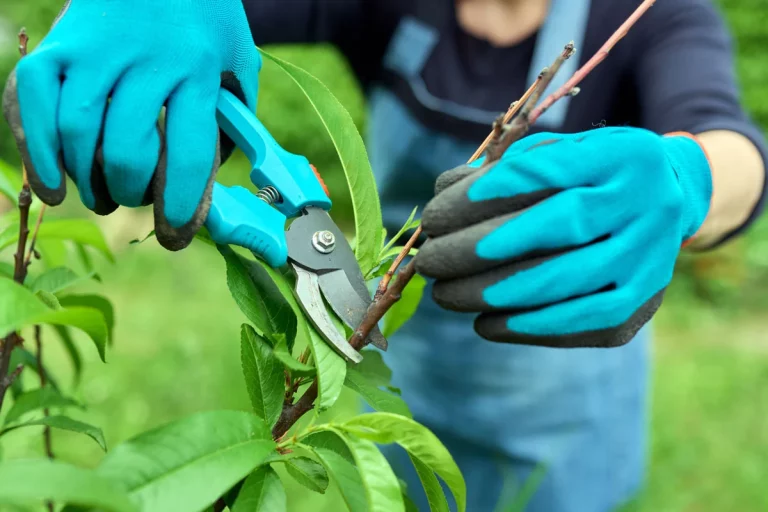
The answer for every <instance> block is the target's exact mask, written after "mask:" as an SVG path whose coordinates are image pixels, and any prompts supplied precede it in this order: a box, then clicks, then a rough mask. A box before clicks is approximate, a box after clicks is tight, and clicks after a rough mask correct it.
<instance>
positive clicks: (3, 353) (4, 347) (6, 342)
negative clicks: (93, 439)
mask: <svg viewBox="0 0 768 512" xmlns="http://www.w3.org/2000/svg"><path fill="white" fill-rule="evenodd" d="M28 41H29V37H28V36H27V33H26V31H25V30H24V29H21V31H20V32H19V53H21V56H22V57H24V56H25V55H26V54H27V43H28ZM21 169H22V176H23V181H22V186H21V192H19V241H18V243H17V244H16V253H15V254H14V255H13V262H14V266H13V280H14V281H16V282H17V283H19V284H24V279H26V277H27V267H28V264H27V262H26V260H25V258H24V254H25V250H26V247H27V236H28V235H29V207H30V205H31V204H32V192H31V190H30V189H29V180H28V179H27V169H26V167H24V164H23V163H22V165H21ZM23 341H24V340H23V338H22V337H21V336H19V334H18V333H16V332H12V333H10V334H7V335H6V336H5V338H3V340H2V344H0V410H2V408H3V401H4V400H5V394H6V393H7V392H8V388H9V387H11V385H12V384H13V382H14V381H15V380H16V379H17V378H18V376H19V375H20V374H21V370H19V369H18V368H16V370H14V372H13V373H12V374H10V375H9V374H8V369H9V367H10V364H11V352H13V349H14V348H16V347H17V346H19V345H21V344H22V343H23ZM22 368H23V367H22Z"/></svg>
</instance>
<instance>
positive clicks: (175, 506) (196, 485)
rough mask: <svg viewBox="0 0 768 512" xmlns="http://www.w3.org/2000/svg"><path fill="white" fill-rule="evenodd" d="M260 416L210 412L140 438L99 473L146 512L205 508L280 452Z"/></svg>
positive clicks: (106, 461)
mask: <svg viewBox="0 0 768 512" xmlns="http://www.w3.org/2000/svg"><path fill="white" fill-rule="evenodd" d="M274 451H275V443H274V442H273V441H272V438H271V433H270V431H269V428H268V427H267V425H266V424H265V423H264V421H263V420H262V419H261V418H259V417H258V416H256V415H254V414H251V413H246V412H240V411H209V412H203V413H198V414H194V415H192V416H189V417H187V418H184V419H182V420H179V421H176V422H173V423H171V424H169V425H165V426H162V427H159V428H157V429H154V430H151V431H149V432H145V433H143V434H140V435H139V436H138V437H135V438H133V439H131V440H129V441H126V442H124V443H122V444H120V445H118V446H116V447H115V448H113V449H112V451H111V452H109V453H108V454H107V456H106V457H105V458H104V460H103V461H102V463H101V464H100V465H99V466H98V468H97V472H98V473H99V474H100V475H102V476H104V477H106V478H108V479H110V480H112V481H114V482H118V483H119V484H120V486H121V488H122V489H124V490H126V491H127V492H129V493H130V495H131V497H132V498H133V499H134V500H135V501H136V502H137V503H139V504H140V506H141V510H142V512H155V511H157V512H160V511H163V512H165V511H168V510H201V509H203V508H205V507H206V506H208V505H210V504H212V503H213V502H214V501H216V499H217V498H218V497H219V496H221V495H222V494H224V493H225V492H226V491H227V490H228V489H230V488H231V487H232V486H233V485H235V484H236V483H237V482H238V481H240V480H241V479H243V478H245V476H246V475H248V474H249V473H250V472H251V471H253V469H254V468H256V467H258V466H259V465H261V464H262V463H263V462H264V461H265V460H266V459H267V457H268V456H269V455H270V454H272V453H274Z"/></svg>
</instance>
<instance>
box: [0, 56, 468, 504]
mask: <svg viewBox="0 0 768 512" xmlns="http://www.w3.org/2000/svg"><path fill="white" fill-rule="evenodd" d="M264 55H265V57H267V58H269V59H271V60H272V61H273V62H275V63H276V64H277V65H278V66H280V67H281V68H282V69H283V70H284V71H285V72H286V73H287V74H288V75H289V76H290V77H291V78H292V79H293V80H294V81H295V82H296V84H297V85H298V86H299V88H300V89H301V90H302V91H303V92H304V93H305V95H306V96H307V98H308V99H309V100H310V102H311V103H312V105H313V107H314V108H315V110H316V111H317V113H318V115H319V117H320V118H321V119H322V121H323V123H324V125H325V127H326V129H327V131H328V133H329V135H330V137H331V139H332V140H333V142H334V144H335V146H336V149H337V151H338V153H339V157H340V160H341V163H342V167H343V169H344V172H345V175H346V177H347V181H348V185H349V191H350V197H351V198H352V203H353V207H354V213H355V228H356V233H357V237H356V239H355V240H354V243H355V253H356V256H357V259H358V263H359V264H360V266H361V269H362V271H363V273H364V274H365V275H366V276H367V278H368V279H371V280H375V279H376V278H377V277H379V276H381V275H382V274H383V273H384V272H385V271H386V269H387V268H388V267H389V264H390V263H391V261H392V259H393V258H394V257H395V256H396V255H398V254H400V253H401V252H403V248H402V247H400V246H396V245H395V244H396V243H397V241H398V239H399V238H400V237H402V236H403V235H404V234H406V233H407V232H408V231H409V230H411V229H414V228H416V227H417V226H418V221H414V217H415V214H416V211H415V210H414V213H413V215H412V216H411V218H410V219H409V221H408V223H407V224H406V225H405V226H404V227H403V229H402V230H401V231H400V232H399V233H397V234H396V235H395V236H394V237H392V238H391V239H389V240H387V233H386V231H385V230H384V229H383V228H382V223H381V212H380V209H379V204H378V196H377V192H376V187H375V183H374V181H373V174H372V172H371V169H370V164H369V163H368V160H367V155H366V152H365V148H364V146H363V142H362V139H361V138H360V135H359V133H358V132H357V130H356V128H355V125H354V122H353V121H352V118H351V117H350V116H349V114H348V113H347V112H346V110H344V108H343V107H342V106H341V104H340V103H339V102H338V100H336V98H335V97H334V96H333V95H332V94H331V93H330V91H328V89H326V88H325V87H324V86H323V85H322V83H321V82H320V81H318V80H317V79H316V78H314V77H313V76H311V75H310V74H309V73H307V72H305V71H303V70H301V69H299V68H297V67H295V66H293V65H291V64H289V63H286V62H283V61H281V60H280V59H278V58H276V57H273V56H271V55H269V54H266V53H265V54H264ZM0 170H1V171H2V173H1V174H0V193H2V194H3V195H5V196H6V197H7V198H8V199H9V200H11V201H16V197H17V194H18V190H19V189H20V188H21V185H22V183H21V180H20V178H19V173H18V172H17V171H15V170H14V169H11V168H9V167H8V168H6V167H3V168H0ZM40 209H41V205H40V204H39V202H37V201H36V202H35V203H34V206H33V208H32V211H31V217H32V218H35V217H36V216H37V215H39V214H40ZM3 222H4V229H3V231H2V232H0V250H2V249H5V248H9V247H14V246H15V245H16V243H17V241H18V239H19V229H20V224H21V219H20V217H19V213H18V210H13V211H12V212H11V213H9V214H7V215H5V216H3ZM33 239H34V240H35V244H36V245H35V247H36V248H37V252H38V253H39V258H38V259H39V260H40V262H36V261H33V263H34V265H32V266H31V267H30V268H31V269H32V270H33V271H34V270H36V269H38V268H41V269H42V268H44V269H43V270H41V271H40V272H39V273H36V274H35V273H32V274H30V275H29V276H28V277H27V278H26V279H25V280H24V282H23V284H20V283H18V282H16V281H14V280H13V273H14V272H13V270H14V268H13V266H12V265H10V264H4V265H3V266H0V273H2V277H1V278H0V332H2V333H4V334H5V333H23V334H25V335H26V334H27V333H29V332H31V331H34V333H35V337H36V339H37V341H38V345H37V353H33V352H32V351H30V350H28V349H27V346H28V345H29V344H28V343H24V344H23V345H21V346H17V347H16V348H15V349H14V351H13V361H12V364H11V369H10V370H9V372H8V375H7V376H4V377H5V378H7V379H9V380H12V379H14V377H16V376H18V371H17V372H16V374H14V371H15V370H16V369H17V368H22V369H23V368H28V369H30V370H31V371H35V372H38V373H40V374H41V376H45V377H43V378H42V379H41V382H42V383H44V385H41V386H40V387H37V388H35V389H24V388H23V387H22V384H21V383H22V380H20V379H15V380H14V384H13V386H12V388H11V390H12V395H13V403H12V405H11V406H10V407H9V408H7V410H6V414H5V418H4V422H3V426H2V430H0V436H1V435H10V433H11V432H13V431H14V430H17V429H20V428H24V427H33V426H44V427H46V428H51V427H52V428H59V429H66V430H70V431H74V432H78V433H81V434H84V435H87V436H89V437H91V438H92V439H93V440H94V441H96V442H97V443H98V444H99V445H100V446H101V447H102V448H103V449H104V450H105V451H106V450H107V446H106V442H105V440H104V435H103V433H102V432H101V430H100V429H99V428H98V427H96V426H93V425H88V424H86V423H83V422H80V421H77V420H75V419H73V418H70V417H69V416H67V415H65V412H66V411H67V410H69V409H72V408H78V407H83V406H82V405H81V404H79V403H78V402H76V401H75V400H73V399H71V398H68V397H67V395H66V394H65V392H64V391H63V389H62V387H61V386H60V385H59V384H58V383H57V381H56V380H55V379H54V378H53V375H52V373H51V372H49V371H48V369H47V368H45V367H44V364H43V358H42V346H43V344H42V343H40V338H41V330H40V328H39V326H40V325H49V326H53V328H54V329H55V331H56V333H57V334H58V337H59V339H60V341H61V342H62V343H64V345H65V347H66V348H67V351H68V353H69V355H70V358H71V361H72V364H73V366H74V368H75V370H76V372H75V376H76V377H77V376H79V373H80V370H81V368H82V358H81V357H80V353H79V349H78V347H77V346H75V344H74V343H73V342H72V336H71V333H70V329H78V330H80V331H83V332H85V333H86V334H87V335H88V337H89V338H90V339H91V340H92V341H93V344H94V345H95V347H96V349H97V350H98V353H99V355H100V356H101V359H102V360H103V361H105V360H106V351H107V348H108V346H109V345H110V344H111V343H112V336H111V332H112V326H113V324H114V312H113V310H112V306H111V304H110V303H109V301H108V300H107V299H106V298H104V297H101V296H99V295H85V294H77V293H73V292H72V291H71V290H72V289H73V288H74V289H76V287H77V286H78V284H81V283H82V282H83V281H84V280H89V279H96V280H99V279H100V277H99V276H98V274H96V273H95V272H94V271H93V264H92V261H91V257H92V253H94V252H96V253H100V254H101V255H102V256H103V257H104V258H106V259H107V260H109V261H114V257H113V255H112V253H111V251H110V249H109V247H108V246H107V244H106V242H105V240H104V237H103V235H102V233H101V231H100V230H99V228H98V227H96V226H95V225H94V224H92V223H91V222H90V221H88V220H72V219H55V218H54V219H51V218H50V216H49V217H48V218H46V219H45V221H44V222H42V223H41V224H40V225H39V228H38V229H36V230H35V234H34V235H33ZM198 239H199V240H200V241H201V242H204V243H207V244H209V245H211V246H215V248H216V250H217V251H218V252H219V253H220V254H221V256H222V257H223V259H224V261H225V263H226V269H227V273H226V279H227V285H228V287H229V290H230V292H231V295H232V297H233V299H234V301H235V303H236V304H237V305H238V307H239V308H240V310H241V311H242V312H243V314H244V315H245V317H246V319H247V320H248V323H244V324H243V325H242V326H241V339H240V345H241V362H242V369H243V375H244V377H245V382H246V386H247V390H248V394H249V396H250V399H251V404H252V411H249V412H244V411H207V412H202V413H198V414H195V415H192V416H189V417H186V418H183V419H180V420H177V421H175V422H172V423H170V424H167V425H164V426H161V427H159V428H156V429H154V430H151V431H148V432H145V433H143V434H140V435H138V436H136V437H134V438H132V439H129V440H127V441H125V442H123V443H121V444H119V445H117V446H115V447H113V448H111V449H109V451H108V452H107V454H106V456H105V457H104V458H103V459H102V461H101V462H100V463H99V464H98V466H97V467H96V468H94V469H85V468H81V467H77V466H74V465H71V464H67V463H64V462H59V461H56V460H48V459H23V460H6V461H2V462H0V482H2V488H0V504H4V505H7V506H9V507H13V508H15V509H19V510H27V509H32V510H34V509H35V507H36V506H43V505H44V504H47V506H48V507H49V509H51V510H52V509H53V507H54V505H56V506H59V505H65V508H64V510H65V511H70V512H74V511H76V510H90V509H94V508H95V509H98V510H114V511H139V510H140V511H155V510H157V511H165V510H205V509H207V508H213V509H214V510H223V509H224V508H229V509H230V510H232V511H235V512H242V511H255V510H265V511H266V510H268V511H279V510H285V509H286V506H287V505H286V503H287V501H286V494H285V490H284V487H283V483H282V481H281V478H280V476H279V475H278V473H277V472H276V471H275V469H274V467H273V466H275V465H282V466H283V467H284V469H285V472H284V473H285V474H287V475H289V476H290V477H291V478H293V479H294V480H296V482H298V483H300V484H301V485H303V486H304V487H305V488H306V489H307V490H308V491H311V492H316V493H321V494H322V493H325V492H326V490H327V489H328V487H329V485H335V486H337V487H338V489H339V491H340V494H341V496H342V497H343V500H344V502H345V503H346V505H347V507H348V508H349V510H353V511H367V510H370V511H378V510H381V511H384V510H386V511H396V510H406V509H412V508H413V505H412V503H410V501H409V499H408V498H407V495H406V491H405V489H404V488H402V484H401V482H400V481H399V480H398V479H397V477H396V476H395V474H394V472H393V470H392V469H391V468H390V466H389V465H388V463H387V461H386V459H385V458H384V456H383V455H382V454H381V452H380V451H379V448H378V447H377V446H376V445H377V444H390V443H398V444H399V445H401V446H402V447H403V448H404V449H405V450H407V452H408V453H409V455H410V458H411V460H412V461H413V464H414V466H415V468H416V470H417V472H418V474H419V476H420V478H421V480H422V483H423V486H424V488H425V490H426V494H427V496H428V497H429V501H430V504H431V507H432V508H433V509H434V510H440V511H447V510H448V499H447V497H446V495H445V494H444V490H443V487H442V485H441V483H440V480H442V481H443V482H444V483H445V484H446V485H447V488H448V489H450V491H451V494H452V498H453V500H454V502H455V503H456V504H457V505H458V509H459V510H461V511H463V510H464V509H465V503H466V487H465V483H464V479H463V477H462V475H461V473H460V471H459V469H458V467H457V466H456V464H455V462H454V461H453V459H452V457H451V455H450V454H449V453H448V451H447V449H446V448H445V447H444V446H443V445H442V444H441V443H440V441H439V440H438V439H437V437H436V436H435V435H434V434H432V433H431V432H430V431H429V430H428V429H427V428H426V427H424V426H422V425H420V424H418V423H417V422H415V421H414V420H413V419H412V418H411V414H410V411H409V410H408V407H407V405H406V404H405V402H404V401H403V400H402V399H401V398H400V396H399V390H397V389H395V388H393V387H392V385H391V382H390V380H391V371H390V370H389V368H387V366H386V365H385V363H384V361H383V359H382V356H381V354H380V353H379V352H378V351H376V350H373V349H366V350H364V351H363V352H364V360H363V362H362V363H360V364H358V365H354V366H350V367H348V366H347V364H346V362H345V361H344V360H343V359H342V358H341V356H339V355H338V354H336V353H335V352H334V351H333V350H332V349H331V348H330V347H329V345H328V344H326V343H325V342H324V341H323V339H322V338H321V337H320V335H319V334H318V333H317V332H316V330H315V328H314V327H313V326H312V324H311V323H310V322H309V321H308V320H307V319H306V318H305V316H304V314H303V312H302V310H301V308H300V306H299V304H298V303H297V301H296V299H295V297H294V294H293V291H292V290H293V285H294V283H293V276H292V275H291V274H290V273H289V272H284V271H281V270H279V269H273V268H271V267H269V266H268V265H266V264H265V263H263V262H262V261H260V260H257V259H253V258H252V257H251V256H250V255H249V254H248V253H247V252H246V251H243V250H242V249H240V248H237V247H230V246H222V245H218V246H216V245H215V244H214V243H213V242H212V241H211V240H210V239H209V238H208V237H207V236H206V234H205V233H201V234H200V235H199V236H198ZM73 263H74V264H73ZM75 266H76V267H78V268H74V267H75ZM70 267H73V268H70ZM423 288H424V281H423V279H421V278H416V279H414V280H413V281H412V282H411V283H410V284H409V285H408V286H407V287H406V289H405V290H404V293H403V298H402V299H401V301H400V302H399V303H398V307H397V308H396V309H393V310H391V311H390V312H389V313H388V315H387V317H386V318H385V324H384V330H385V332H386V334H388V335H391V334H392V333H394V332H395V331H396V330H397V328H398V327H399V326H401V325H402V324H403V323H404V322H405V321H406V320H407V319H408V318H409V317H410V316H411V315H412V314H413V313H414V311H415V309H416V306H417V305H418V302H419V300H420V298H421V292H422V290H423ZM329 314H332V313H330V310H329ZM337 327H338V328H339V329H340V330H343V329H345V327H344V326H343V325H342V324H341V322H338V323H337ZM347 331H349V329H347ZM46 332H48V331H47V330H46ZM347 334H349V332H348V333H347ZM6 339H8V338H6ZM8 347H9V345H6V346H5V348H8ZM315 382H316V386H317V388H318V394H317V399H316V402H315V417H314V418H312V420H311V421H310V422H309V423H308V424H304V425H303V426H300V427H299V426H298V425H297V426H296V428H293V429H292V430H291V431H290V432H289V431H288V430H289V428H290V427H292V426H293V422H295V420H293V422H291V423H289V424H286V425H283V426H282V427H279V426H278V423H279V421H280V419H281V416H282V415H283V414H284V411H285V410H286V409H288V408H290V407H291V406H292V405H293V403H294V401H295V400H296V396H297V394H298V393H299V392H300V391H303V390H305V389H307V388H308V387H309V386H311V385H312V384H313V383H315ZM75 385H76V382H75ZM344 386H346V387H348V388H349V389H351V390H353V391H355V392H356V393H358V394H359V395H360V396H361V397H362V398H363V399H364V400H365V401H366V402H367V403H368V404H369V406H370V407H371V408H372V409H373V410H374V411H376V412H372V413H368V414H362V415H360V416H357V417H353V418H350V419H347V420H345V421H338V422H334V421H331V422H328V423H321V424H316V423H317V422H316V420H317V414H318V413H320V412H322V411H326V410H328V409H330V408H332V407H333V406H334V404H335V403H336V401H337V399H338V397H339V395H340V393H341V391H342V389H343V388H344ZM52 411H53V412H54V413H55V414H53V415H52V414H51V412H52ZM52 455H53V452H52V451H49V456H50V457H51V459H52V458H53V457H52Z"/></svg>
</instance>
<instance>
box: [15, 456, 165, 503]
mask: <svg viewBox="0 0 768 512" xmlns="http://www.w3.org/2000/svg"><path fill="white" fill-rule="evenodd" d="M0 482H2V483H3V485H2V487H3V489H2V492H0V503H6V504H9V505H20V504H29V505H32V504H42V503H43V502H45V501H52V502H55V503H71V504H75V505H81V506H83V507H95V508H97V509H98V510H100V511H105V512H138V508H137V507H136V506H135V505H134V504H133V503H131V500H130V498H129V497H128V496H127V495H126V494H125V492H123V491H121V490H120V489H119V488H118V487H117V486H116V485H115V484H114V483H113V482H110V481H109V480H108V479H105V478H102V477H101V476H99V475H98V474H96V473H95V472H94V471H92V470H88V469H81V468H78V467H75V466H71V465H69V464H65V463H63V462H54V461H49V460H46V459H38V460H9V461H4V462H0ZM169 510H170V509H169Z"/></svg>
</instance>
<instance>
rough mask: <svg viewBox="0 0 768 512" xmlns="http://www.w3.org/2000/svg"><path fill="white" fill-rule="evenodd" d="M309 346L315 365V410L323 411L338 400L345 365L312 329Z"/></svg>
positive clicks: (342, 386)
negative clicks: (316, 386) (316, 388)
mask: <svg viewBox="0 0 768 512" xmlns="http://www.w3.org/2000/svg"><path fill="white" fill-rule="evenodd" d="M309 340H310V341H309V346H310V347H311V349H312V356H313V357H314V358H315V364H316V365H317V381H318V382H317V384H318V394H317V402H316V404H315V405H316V408H317V411H318V412H321V411H324V410H326V409H328V408H330V407H331V406H333V404H335V403H336V400H338V398H339V395H340V394H341V390H342V389H343V388H344V378H345V377H346V373H347V363H346V361H344V359H343V358H342V357H341V356H340V355H339V354H337V353H336V352H335V351H334V350H333V349H332V348H331V347H330V346H329V345H328V344H327V343H326V342H325V340H324V339H322V338H321V337H320V335H319V334H317V332H315V330H314V329H310V333H309Z"/></svg>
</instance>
